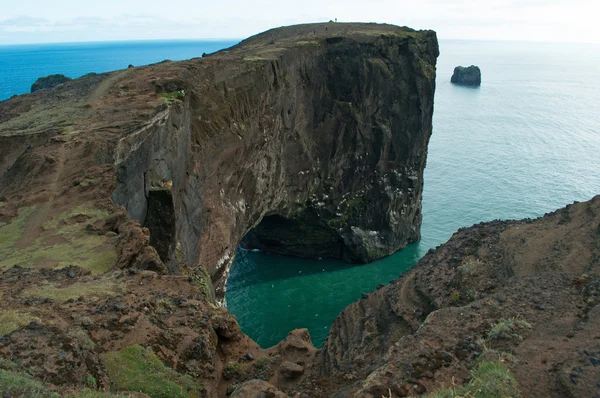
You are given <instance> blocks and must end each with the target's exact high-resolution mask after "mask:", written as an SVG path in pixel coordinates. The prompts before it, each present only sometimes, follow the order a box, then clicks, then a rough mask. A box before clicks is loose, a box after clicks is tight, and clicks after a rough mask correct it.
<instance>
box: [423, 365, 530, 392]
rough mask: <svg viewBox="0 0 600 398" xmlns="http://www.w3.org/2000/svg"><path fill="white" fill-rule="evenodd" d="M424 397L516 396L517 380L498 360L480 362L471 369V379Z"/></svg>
mask: <svg viewBox="0 0 600 398" xmlns="http://www.w3.org/2000/svg"><path fill="white" fill-rule="evenodd" d="M424 397H425V398H467V397H468V398H517V397H519V390H518V388H517V381H516V380H515V377H514V376H513V374H512V373H511V371H510V370H509V369H508V368H507V367H506V366H505V365H504V364H503V363H502V362H500V361H488V362H480V363H479V364H478V365H477V366H476V367H475V369H473V370H472V371H471V380H470V381H469V382H468V383H467V384H465V385H462V386H458V387H451V388H446V389H444V390H440V391H437V392H433V393H431V394H427V395H425V396H424Z"/></svg>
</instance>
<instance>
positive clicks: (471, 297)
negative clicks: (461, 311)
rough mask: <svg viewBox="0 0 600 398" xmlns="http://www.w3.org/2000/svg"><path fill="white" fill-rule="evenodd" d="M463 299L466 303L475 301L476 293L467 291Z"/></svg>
mask: <svg viewBox="0 0 600 398" xmlns="http://www.w3.org/2000/svg"><path fill="white" fill-rule="evenodd" d="M465 298H466V299H467V301H475V300H476V299H477V292H476V291H474V290H471V289H469V290H467V291H466V293H465Z"/></svg>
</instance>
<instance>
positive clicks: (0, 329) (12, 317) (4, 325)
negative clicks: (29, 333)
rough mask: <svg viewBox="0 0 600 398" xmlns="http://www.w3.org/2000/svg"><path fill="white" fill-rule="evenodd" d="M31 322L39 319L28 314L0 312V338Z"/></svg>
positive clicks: (12, 311) (9, 311)
mask: <svg viewBox="0 0 600 398" xmlns="http://www.w3.org/2000/svg"><path fill="white" fill-rule="evenodd" d="M31 321H39V318H36V317H35V316H33V315H31V314H30V313H28V312H18V311H14V310H8V311H0V337H2V336H6V335H7V334H9V333H11V332H14V331H15V330H17V329H19V328H21V327H23V326H25V325H28V324H29V323H30V322H31Z"/></svg>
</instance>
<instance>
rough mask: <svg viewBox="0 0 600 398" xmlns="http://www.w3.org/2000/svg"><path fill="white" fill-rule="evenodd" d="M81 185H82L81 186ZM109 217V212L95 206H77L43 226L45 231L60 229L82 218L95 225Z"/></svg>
mask: <svg viewBox="0 0 600 398" xmlns="http://www.w3.org/2000/svg"><path fill="white" fill-rule="evenodd" d="M80 185H81V184H80ZM108 216H109V212H108V211H106V210H103V209H99V208H97V207H94V206H89V205H82V206H76V207H73V208H72V209H69V210H68V211H65V212H63V213H61V214H59V215H58V216H57V217H55V218H52V219H50V220H48V221H46V222H45V223H44V225H43V228H44V229H58V228H60V227H61V226H64V225H65V224H67V223H68V222H69V220H71V219H72V218H74V217H82V218H85V219H86V220H87V223H93V222H95V221H98V220H101V219H103V218H106V217H108Z"/></svg>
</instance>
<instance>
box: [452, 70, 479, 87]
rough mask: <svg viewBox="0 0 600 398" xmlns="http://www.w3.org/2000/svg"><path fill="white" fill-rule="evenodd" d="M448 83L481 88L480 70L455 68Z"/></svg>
mask: <svg viewBox="0 0 600 398" xmlns="http://www.w3.org/2000/svg"><path fill="white" fill-rule="evenodd" d="M450 82H452V83H454V84H460V85H462V86H481V70H480V69H479V67H478V66H475V65H471V66H467V67H465V66H457V67H456V68H454V74H452V78H451V79H450Z"/></svg>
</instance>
